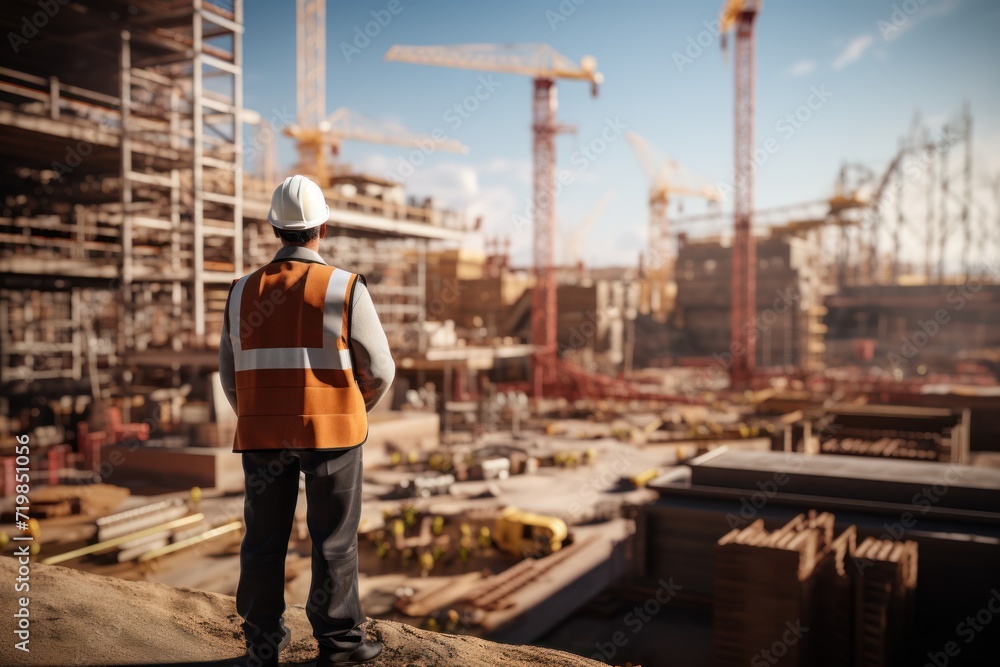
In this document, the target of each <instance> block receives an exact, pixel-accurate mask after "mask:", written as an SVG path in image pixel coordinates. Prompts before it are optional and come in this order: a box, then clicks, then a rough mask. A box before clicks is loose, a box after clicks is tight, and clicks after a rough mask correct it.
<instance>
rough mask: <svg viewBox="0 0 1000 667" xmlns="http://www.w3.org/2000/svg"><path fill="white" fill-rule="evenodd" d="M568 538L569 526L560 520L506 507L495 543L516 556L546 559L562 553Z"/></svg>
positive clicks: (494, 537) (501, 515) (501, 516)
mask: <svg viewBox="0 0 1000 667" xmlns="http://www.w3.org/2000/svg"><path fill="white" fill-rule="evenodd" d="M568 535H569V530H568V529H567V528H566V522H565V521H563V520H562V519H560V518H558V517H554V516H546V515H544V514H534V513H532V512H525V511H522V510H519V509H517V508H516V507H505V508H504V509H503V510H501V512H500V514H499V516H497V519H496V524H495V526H494V529H493V543H494V544H496V546H497V548H498V549H500V550H501V551H506V552H507V553H510V554H514V555H515V556H529V555H542V556H544V555H547V554H550V553H552V552H554V551H558V550H559V549H561V548H562V545H563V542H564V541H565V540H566V537H567V536H568Z"/></svg>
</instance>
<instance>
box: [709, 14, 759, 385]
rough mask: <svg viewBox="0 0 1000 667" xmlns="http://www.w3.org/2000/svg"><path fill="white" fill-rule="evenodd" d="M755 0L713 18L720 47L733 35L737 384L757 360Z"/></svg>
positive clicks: (747, 378)
mask: <svg viewBox="0 0 1000 667" xmlns="http://www.w3.org/2000/svg"><path fill="white" fill-rule="evenodd" d="M760 4H761V3H760V0H726V1H725V4H724V5H723V7H722V15H721V17H720V18H719V22H720V33H721V34H722V36H723V39H722V47H723V48H725V46H726V41H725V38H726V34H727V33H728V32H729V31H730V30H734V31H735V33H736V49H735V50H736V55H735V58H734V62H733V69H734V72H735V83H736V85H735V94H734V96H733V99H734V104H733V109H734V112H735V113H734V116H735V133H734V144H735V147H734V155H733V157H734V161H733V180H734V184H733V185H734V188H733V189H734V197H735V201H734V205H733V209H734V211H733V212H734V215H733V217H734V221H733V222H734V228H735V229H734V235H733V268H732V292H733V296H732V313H731V318H730V321H731V332H730V351H731V353H732V355H733V360H732V365H731V366H730V369H729V380H730V385H731V386H733V387H743V386H747V385H749V384H750V382H751V381H752V380H753V375H754V370H755V366H756V362H757V332H756V319H757V247H756V242H755V240H754V237H753V221H752V217H753V169H754V164H753V150H754V138H753V135H754V48H755V47H754V41H755V40H754V20H755V19H756V18H757V14H758V12H759V11H760Z"/></svg>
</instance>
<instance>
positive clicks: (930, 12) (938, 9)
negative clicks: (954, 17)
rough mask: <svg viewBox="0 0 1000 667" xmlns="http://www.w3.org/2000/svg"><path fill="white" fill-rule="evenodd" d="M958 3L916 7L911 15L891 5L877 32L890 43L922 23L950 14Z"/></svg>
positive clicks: (946, 1) (943, 0)
mask: <svg viewBox="0 0 1000 667" xmlns="http://www.w3.org/2000/svg"><path fill="white" fill-rule="evenodd" d="M960 2H961V0H941V1H940V2H936V3H933V4H929V5H927V6H924V7H919V6H918V7H919V8H918V9H917V10H916V11H914V12H912V13H907V11H906V9H905V8H904V7H902V6H899V5H893V11H892V13H891V14H890V15H889V16H888V17H886V18H885V19H883V20H880V21H879V22H878V29H879V32H880V33H881V34H882V37H883V39H885V41H887V42H891V41H893V40H895V39H898V38H899V37H900V35H902V34H903V33H905V32H907V31H909V30H910V29H912V28H913V27H914V26H916V25H917V24H919V23H921V22H922V21H926V20H927V19H931V18H936V17H939V16H946V15H948V14H950V13H951V12H952V11H953V10H954V9H955V8H956V7H958V5H959V3H960Z"/></svg>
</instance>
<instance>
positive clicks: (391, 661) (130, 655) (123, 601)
mask: <svg viewBox="0 0 1000 667" xmlns="http://www.w3.org/2000/svg"><path fill="white" fill-rule="evenodd" d="M16 576H17V562H16V561H15V560H14V559H12V558H6V557H3V558H0V580H2V581H3V586H4V587H5V588H6V589H7V590H5V591H4V592H3V594H2V595H0V617H2V618H3V619H5V620H4V621H3V626H4V628H7V629H5V631H4V633H3V634H4V635H5V636H4V639H3V641H2V643H0V665H5V666H6V665H26V666H27V665H31V666H32V667H41V666H43V665H45V666H52V667H55V666H59V667H63V666H69V665H184V664H189V665H195V664H196V665H198V666H199V667H210V666H212V665H220V666H221V665H237V664H239V663H240V662H241V661H240V660H239V658H241V657H242V655H243V639H242V633H241V631H240V626H239V624H240V618H239V616H237V615H236V605H235V601H234V600H233V598H231V597H229V596H226V595H218V594H215V593H206V592H204V591H196V590H191V589H187V588H172V587H170V586H165V585H162V584H151V583H146V582H133V581H123V580H120V579H114V578H110V577H100V576H96V575H92V574H86V573H84V572H78V571H76V570H71V569H67V568H62V567H54V566H45V565H39V564H37V563H33V564H32V565H31V575H30V576H31V580H30V585H31V590H30V591H29V592H28V593H27V595H28V596H29V597H30V599H31V603H30V606H29V610H30V614H31V630H30V632H31V641H30V643H29V644H28V646H29V647H30V649H31V653H30V654H29V653H24V652H22V651H19V650H17V649H15V648H14V642H15V641H17V639H16V637H14V636H13V635H12V634H11V633H10V629H11V628H12V620H13V619H12V617H13V614H14V613H15V612H16V611H17V609H18V603H17V599H18V598H19V597H21V596H24V595H25V593H14V592H13V585H14V579H15V577H16ZM8 587H9V588H8ZM285 620H286V623H287V624H288V626H289V627H290V628H291V630H292V643H291V645H290V646H289V647H288V648H287V649H286V650H285V651H284V652H282V654H281V657H282V662H283V664H290V665H298V664H310V663H311V662H312V661H314V660H315V658H316V642H315V640H313V638H312V632H311V629H310V627H309V622H308V621H307V620H306V616H305V611H304V609H303V608H302V607H291V608H289V609H288V611H286V612H285ZM368 629H369V634H370V635H371V636H373V637H375V638H377V639H379V640H381V641H382V642H383V643H384V644H385V646H386V649H385V651H384V652H383V654H382V657H381V658H380V659H379V660H377V661H375V662H372V663H370V664H372V665H374V666H377V667H390V666H391V667H397V666H399V667H410V666H411V665H412V666H414V667H423V666H425V665H427V666H430V665H436V666H442V667H450V666H454V667H480V666H482V667H492V666H493V665H505V666H506V665H510V666H512V667H522V666H523V667H529V666H533V665H565V666H567V667H570V666H572V667H576V666H578V665H579V666H581V667H585V666H594V667H596V666H597V665H600V664H601V663H598V662H594V661H592V660H588V659H586V658H581V657H579V656H575V655H570V654H568V653H562V652H560V651H553V650H549V649H542V648H536V647H533V646H510V645H507V644H497V643H493V642H488V641H485V640H482V639H477V638H474V637H464V636H457V635H448V634H443V633H434V632H425V631H423V630H418V629H416V628H414V627H411V626H408V625H403V624H400V623H392V622H389V621H378V620H374V621H371V622H370V623H369V625H368Z"/></svg>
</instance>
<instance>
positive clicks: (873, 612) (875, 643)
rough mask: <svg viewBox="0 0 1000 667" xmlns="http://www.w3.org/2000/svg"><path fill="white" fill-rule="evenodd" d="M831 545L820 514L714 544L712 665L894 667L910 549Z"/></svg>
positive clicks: (846, 540)
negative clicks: (775, 528)
mask: <svg viewBox="0 0 1000 667" xmlns="http://www.w3.org/2000/svg"><path fill="white" fill-rule="evenodd" d="M856 536H857V531H856V528H855V527H854V526H849V527H848V528H847V529H846V530H845V531H844V532H842V533H841V534H840V535H839V536H837V537H834V517H833V515H832V514H829V513H822V514H817V513H815V512H810V513H809V514H808V515H802V514H800V515H799V516H797V517H795V518H794V519H792V520H791V521H790V522H789V523H787V524H786V525H785V526H783V527H781V528H779V529H777V530H775V531H773V532H768V531H767V530H766V529H765V528H764V522H763V521H759V520H758V521H755V522H754V523H752V524H750V525H749V526H747V527H746V528H743V529H736V530H733V531H731V532H729V533H728V534H727V535H725V536H724V537H723V538H722V539H720V540H719V541H718V544H717V547H716V549H717V551H716V571H715V605H714V618H713V629H714V635H715V637H714V645H715V664H716V665H718V666H720V667H726V666H729V665H743V666H745V665H747V664H751V665H765V664H766V665H809V666H810V667H812V666H819V667H828V666H829V667H834V666H836V667H869V666H871V667H877V666H881V665H890V664H896V662H894V661H897V662H898V660H899V653H898V651H899V647H900V646H901V645H902V644H901V641H902V639H903V637H904V636H905V632H906V628H907V625H908V622H909V609H910V608H911V600H912V595H913V590H914V587H915V586H916V543H914V542H892V541H889V540H876V539H871V538H869V539H866V540H865V541H864V542H862V543H861V545H860V546H857V537H856Z"/></svg>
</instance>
